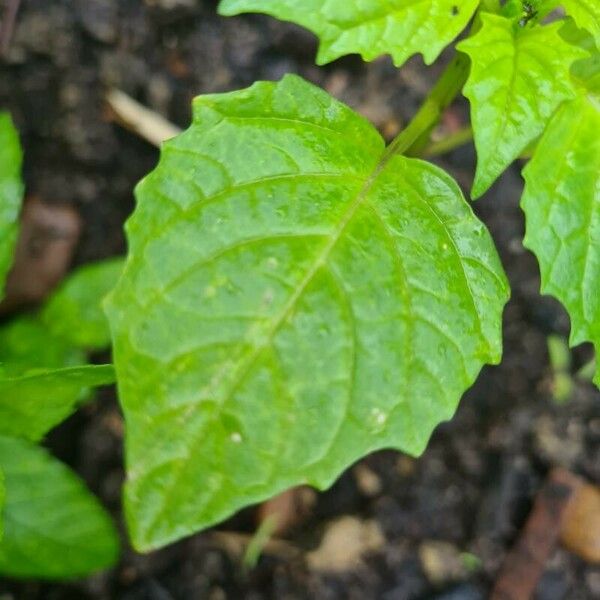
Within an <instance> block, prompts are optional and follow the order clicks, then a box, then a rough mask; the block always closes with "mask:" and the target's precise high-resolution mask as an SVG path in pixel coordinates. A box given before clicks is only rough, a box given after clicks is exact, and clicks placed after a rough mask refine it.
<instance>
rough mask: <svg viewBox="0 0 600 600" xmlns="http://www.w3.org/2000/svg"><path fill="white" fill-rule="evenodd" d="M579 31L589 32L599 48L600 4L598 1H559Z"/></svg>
mask: <svg viewBox="0 0 600 600" xmlns="http://www.w3.org/2000/svg"><path fill="white" fill-rule="evenodd" d="M559 4H562V5H563V6H564V7H565V10H566V11H567V14H569V15H571V16H572V17H573V20H574V21H575V23H577V26H578V27H581V29H585V30H586V31H589V32H590V33H591V34H592V35H593V36H594V38H595V39H596V43H597V44H598V45H599V46H600V2H598V0H560V2H559Z"/></svg>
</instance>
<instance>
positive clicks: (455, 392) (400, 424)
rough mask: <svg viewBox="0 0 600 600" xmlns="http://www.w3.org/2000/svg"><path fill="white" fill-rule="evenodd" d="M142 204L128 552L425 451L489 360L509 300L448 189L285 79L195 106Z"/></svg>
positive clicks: (132, 321) (438, 176)
mask: <svg viewBox="0 0 600 600" xmlns="http://www.w3.org/2000/svg"><path fill="white" fill-rule="evenodd" d="M137 200H138V206H137V209H136V211H135V213H134V216H133V217H132V218H131V219H130V221H129V222H128V224H127V231H128V238H129V258H128V261H127V264H126V267H125V271H124V274H123V276H122V277H121V279H120V280H119V283H118V284H117V287H116V289H115V291H114V292H113V293H112V294H111V295H110V296H109V297H108V299H107V303H106V306H107V311H108V315H109V321H110V323H111V329H112V333H113V341H114V355H115V366H116V369H117V375H118V382H119V392H120V398H121V402H122V405H123V408H124V411H125V416H126V421H127V446H126V450H127V467H128V480H127V484H126V489H125V506H126V514H127V520H128V524H129V528H130V532H131V535H132V539H133V543H134V544H135V546H136V547H137V548H138V549H141V550H148V549H150V548H154V547H157V546H160V545H163V544H165V543H167V542H169V541H171V540H174V539H177V538H180V537H182V536H185V535H187V534H190V533H191V532H193V531H195V530H197V529H200V528H203V527H207V526H208V525H210V524H212V523H215V522H217V521H220V520H222V519H224V518H225V517H227V516H228V515H230V514H232V513H233V512H234V511H236V510H237V509H239V508H240V507H242V506H245V505H247V504H250V503H253V502H258V501H260V500H263V499H265V498H268V497H270V496H272V495H273V494H276V493H277V492H279V491H282V490H284V489H286V488H288V487H290V486H292V485H296V484H300V483H309V484H311V485H314V486H316V487H318V488H325V487H327V486H329V485H330V484H331V483H332V482H333V481H334V480H335V479H336V478H337V477H338V475H339V474H340V473H341V471H342V470H343V469H344V468H346V467H347V466H348V465H349V464H351V463H352V462H353V461H355V460H356V459H358V458H359V457H361V456H363V455H364V454H366V453H368V452H370V451H372V450H375V449H377V448H383V447H392V448H398V449H401V450H404V451H406V452H409V453H411V454H419V453H421V452H422V451H423V449H424V448H425V446H426V444H427V441H428V439H429V436H430V434H431V432H432V430H433V428H434V427H435V426H436V425H437V424H438V423H439V422H440V421H442V420H444V419H448V418H449V417H450V416H451V415H452V414H453V413H454V411H455V409H456V405H457V403H458V401H459V398H460V396H461V394H462V393H463V391H464V390H465V389H466V388H467V387H469V386H470V385H471V384H472V382H473V380H474V379H475V377H476V376H477V373H478V372H479V370H480V368H481V366H482V365H483V364H484V363H485V362H497V361H498V360H499V358H500V354H501V336H500V326H501V313H502V307H503V304H504V302H505V301H506V298H507V295H508V292H507V283H506V280H505V277H504V274H503V271H502V268H501V266H500V263H499V260H498V257H497V254H496V251H495V248H494V246H493V243H492V241H491V239H490V236H489V234H488V232H487V230H486V229H485V227H484V225H483V224H482V223H481V222H480V221H479V220H478V219H477V218H476V217H475V216H474V215H473V212H472V211H471V209H470V207H469V205H468V204H467V203H466V202H465V200H464V198H463V197H462V194H461V192H460V190H459V188H458V186H457V185H456V183H455V182H454V180H452V178H450V177H449V176H448V175H447V174H445V173H444V172H443V171H442V170H441V169H439V168H437V167H435V166H433V165H431V164H428V163H425V162H422V161H419V160H416V159H409V158H405V157H402V156H394V155H391V154H388V153H386V151H385V149H384V142H383V140H382V139H381V137H380V136H379V134H378V133H377V131H376V130H375V129H374V128H373V127H372V126H371V125H370V124H369V123H367V122H366V121H365V120H364V119H362V118H361V117H359V116H358V115H357V114H356V113H354V112H353V111H352V110H350V109H349V108H348V107H346V106H344V105H343V104H341V103H339V102H337V101H335V100H333V99H332V98H331V97H330V96H328V95H327V94H326V93H325V92H323V91H322V90H319V89H317V88H315V87H313V86H312V85H310V84H308V83H306V82H305V81H303V80H302V79H300V78H298V77H296V76H287V77H285V78H284V79H283V80H282V81H281V82H279V83H265V82H262V83H257V84H255V85H253V86H252V87H251V88H249V89H247V90H242V91H239V92H234V93H230V94H223V95H212V96H204V97H200V98H198V99H196V101H195V105H194V122H193V125H192V127H191V128H190V129H189V130H188V131H186V132H185V133H184V134H182V135H180V136H178V137H177V138H175V139H174V140H172V141H170V142H168V143H167V144H166V145H164V147H163V150H162V154H161V160H160V164H159V166H158V168H157V169H156V170H155V171H154V172H153V173H152V174H150V175H149V176H148V177H147V178H146V179H145V180H144V181H143V182H142V183H141V184H140V185H139V187H138V189H137Z"/></svg>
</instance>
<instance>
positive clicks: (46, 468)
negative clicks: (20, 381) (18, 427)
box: [0, 435, 119, 579]
mask: <svg viewBox="0 0 600 600" xmlns="http://www.w3.org/2000/svg"><path fill="white" fill-rule="evenodd" d="M0 468H1V469H2V470H3V471H4V476H5V486H6V504H5V507H4V528H5V529H4V538H3V540H2V542H1V543H0V573H2V574H3V575H6V576H11V577H20V578H32V577H35V578H45V579H64V578H73V577H83V576H85V575H89V574H90V573H91V572H93V571H97V570H100V569H104V568H107V567H109V566H111V565H112V564H113V563H114V562H115V560H116V558H117V555H118V547H119V542H118V538H117V534H116V532H115V529H114V527H113V525H112V523H111V520H110V517H109V516H108V515H107V514H106V513H105V511H104V509H103V508H102V507H101V505H100V504H99V502H98V501H97V500H96V498H94V496H92V495H91V494H90V492H89V491H88V490H87V488H86V487H85V486H84V485H83V483H82V482H81V481H80V480H79V478H78V477H76V476H75V474H74V473H73V472H72V471H71V470H70V469H68V468H67V467H66V466H65V465H63V464H62V463H60V462H59V461H57V460H56V459H55V458H53V457H52V456H50V454H48V453H47V452H46V450H44V449H43V448H40V447H38V446H35V445H33V444H31V443H30V442H28V441H26V440H18V439H15V438H11V437H5V436H2V435H0Z"/></svg>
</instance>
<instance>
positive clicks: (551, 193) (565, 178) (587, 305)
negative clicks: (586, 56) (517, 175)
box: [521, 94, 600, 384]
mask: <svg viewBox="0 0 600 600" xmlns="http://www.w3.org/2000/svg"><path fill="white" fill-rule="evenodd" d="M599 130H600V109H599V107H598V101H597V100H594V99H593V98H592V97H591V96H590V97H588V96H587V95H584V94H581V95H580V96H579V97H578V98H577V99H575V100H573V101H572V102H571V103H569V104H566V105H564V106H563V107H562V108H561V110H559V111H558V112H557V114H556V115H555V117H554V118H553V120H552V122H551V124H550V125H549V127H548V130H547V131H546V133H545V134H544V136H543V137H542V139H541V141H540V144H539V147H538V148H537V150H536V152H535V154H534V156H533V158H532V160H531V161H530V162H529V164H528V165H527V166H526V168H525V169H524V171H523V176H524V178H525V191H524V193H523V198H522V201H521V205H522V208H523V211H524V212H525V216H526V223H527V226H526V235H525V240H524V244H525V246H526V247H527V248H529V249H530V250H531V251H532V252H534V253H535V255H536V256H537V259H538V262H539V265H540V271H541V275H542V287H541V290H542V292H543V293H545V294H551V295H552V296H555V297H556V298H557V299H558V300H559V301H560V302H562V304H563V305H564V306H565V307H566V308H567V311H568V312H569V315H570V317H571V338H570V343H571V344H572V345H576V344H580V343H581V342H583V341H591V342H593V344H594V346H595V348H596V351H598V349H599V348H600V304H599V303H598V300H597V298H598V293H597V288H598V285H597V283H598V281H599V278H600V250H599V248H600V246H599V244H598V240H599V239H600V237H599V236H600V176H599V173H600V142H599V140H598V135H597V132H598V131H599ZM595 382H596V384H600V379H599V376H598V374H596V378H595Z"/></svg>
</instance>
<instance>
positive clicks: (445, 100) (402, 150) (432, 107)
mask: <svg viewBox="0 0 600 600" xmlns="http://www.w3.org/2000/svg"><path fill="white" fill-rule="evenodd" d="M468 75H469V58H468V56H467V55H466V54H457V55H456V56H455V57H454V58H453V59H452V62H451V63H450V64H449V65H448V66H447V67H446V69H445V71H444V72H443V73H442V75H441V77H440V78H439V79H438V81H437V83H436V84H435V86H434V87H433V89H432V90H431V92H430V93H429V95H428V96H427V98H426V99H425V102H423V104H422V105H421V108H420V109H419V110H418V112H417V114H416V115H415V116H414V118H413V119H412V121H411V122H410V123H409V124H408V126H407V127H406V128H405V129H403V130H402V131H401V132H400V133H399V134H398V136H397V137H396V139H394V141H393V142H392V143H391V144H390V145H389V147H388V155H390V156H391V155H392V154H412V155H414V154H418V153H419V152H420V151H421V150H422V149H423V147H424V146H425V145H426V144H427V140H428V139H429V134H430V133H431V130H432V129H433V128H434V127H435V126H436V124H437V122H438V121H439V120H440V117H441V116H442V113H443V112H444V110H445V109H446V107H448V106H449V105H450V104H451V102H452V101H453V100H454V98H455V97H456V96H457V94H458V93H459V92H460V90H461V89H462V87H463V85H464V84H465V82H466V81H467V77H468Z"/></svg>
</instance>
